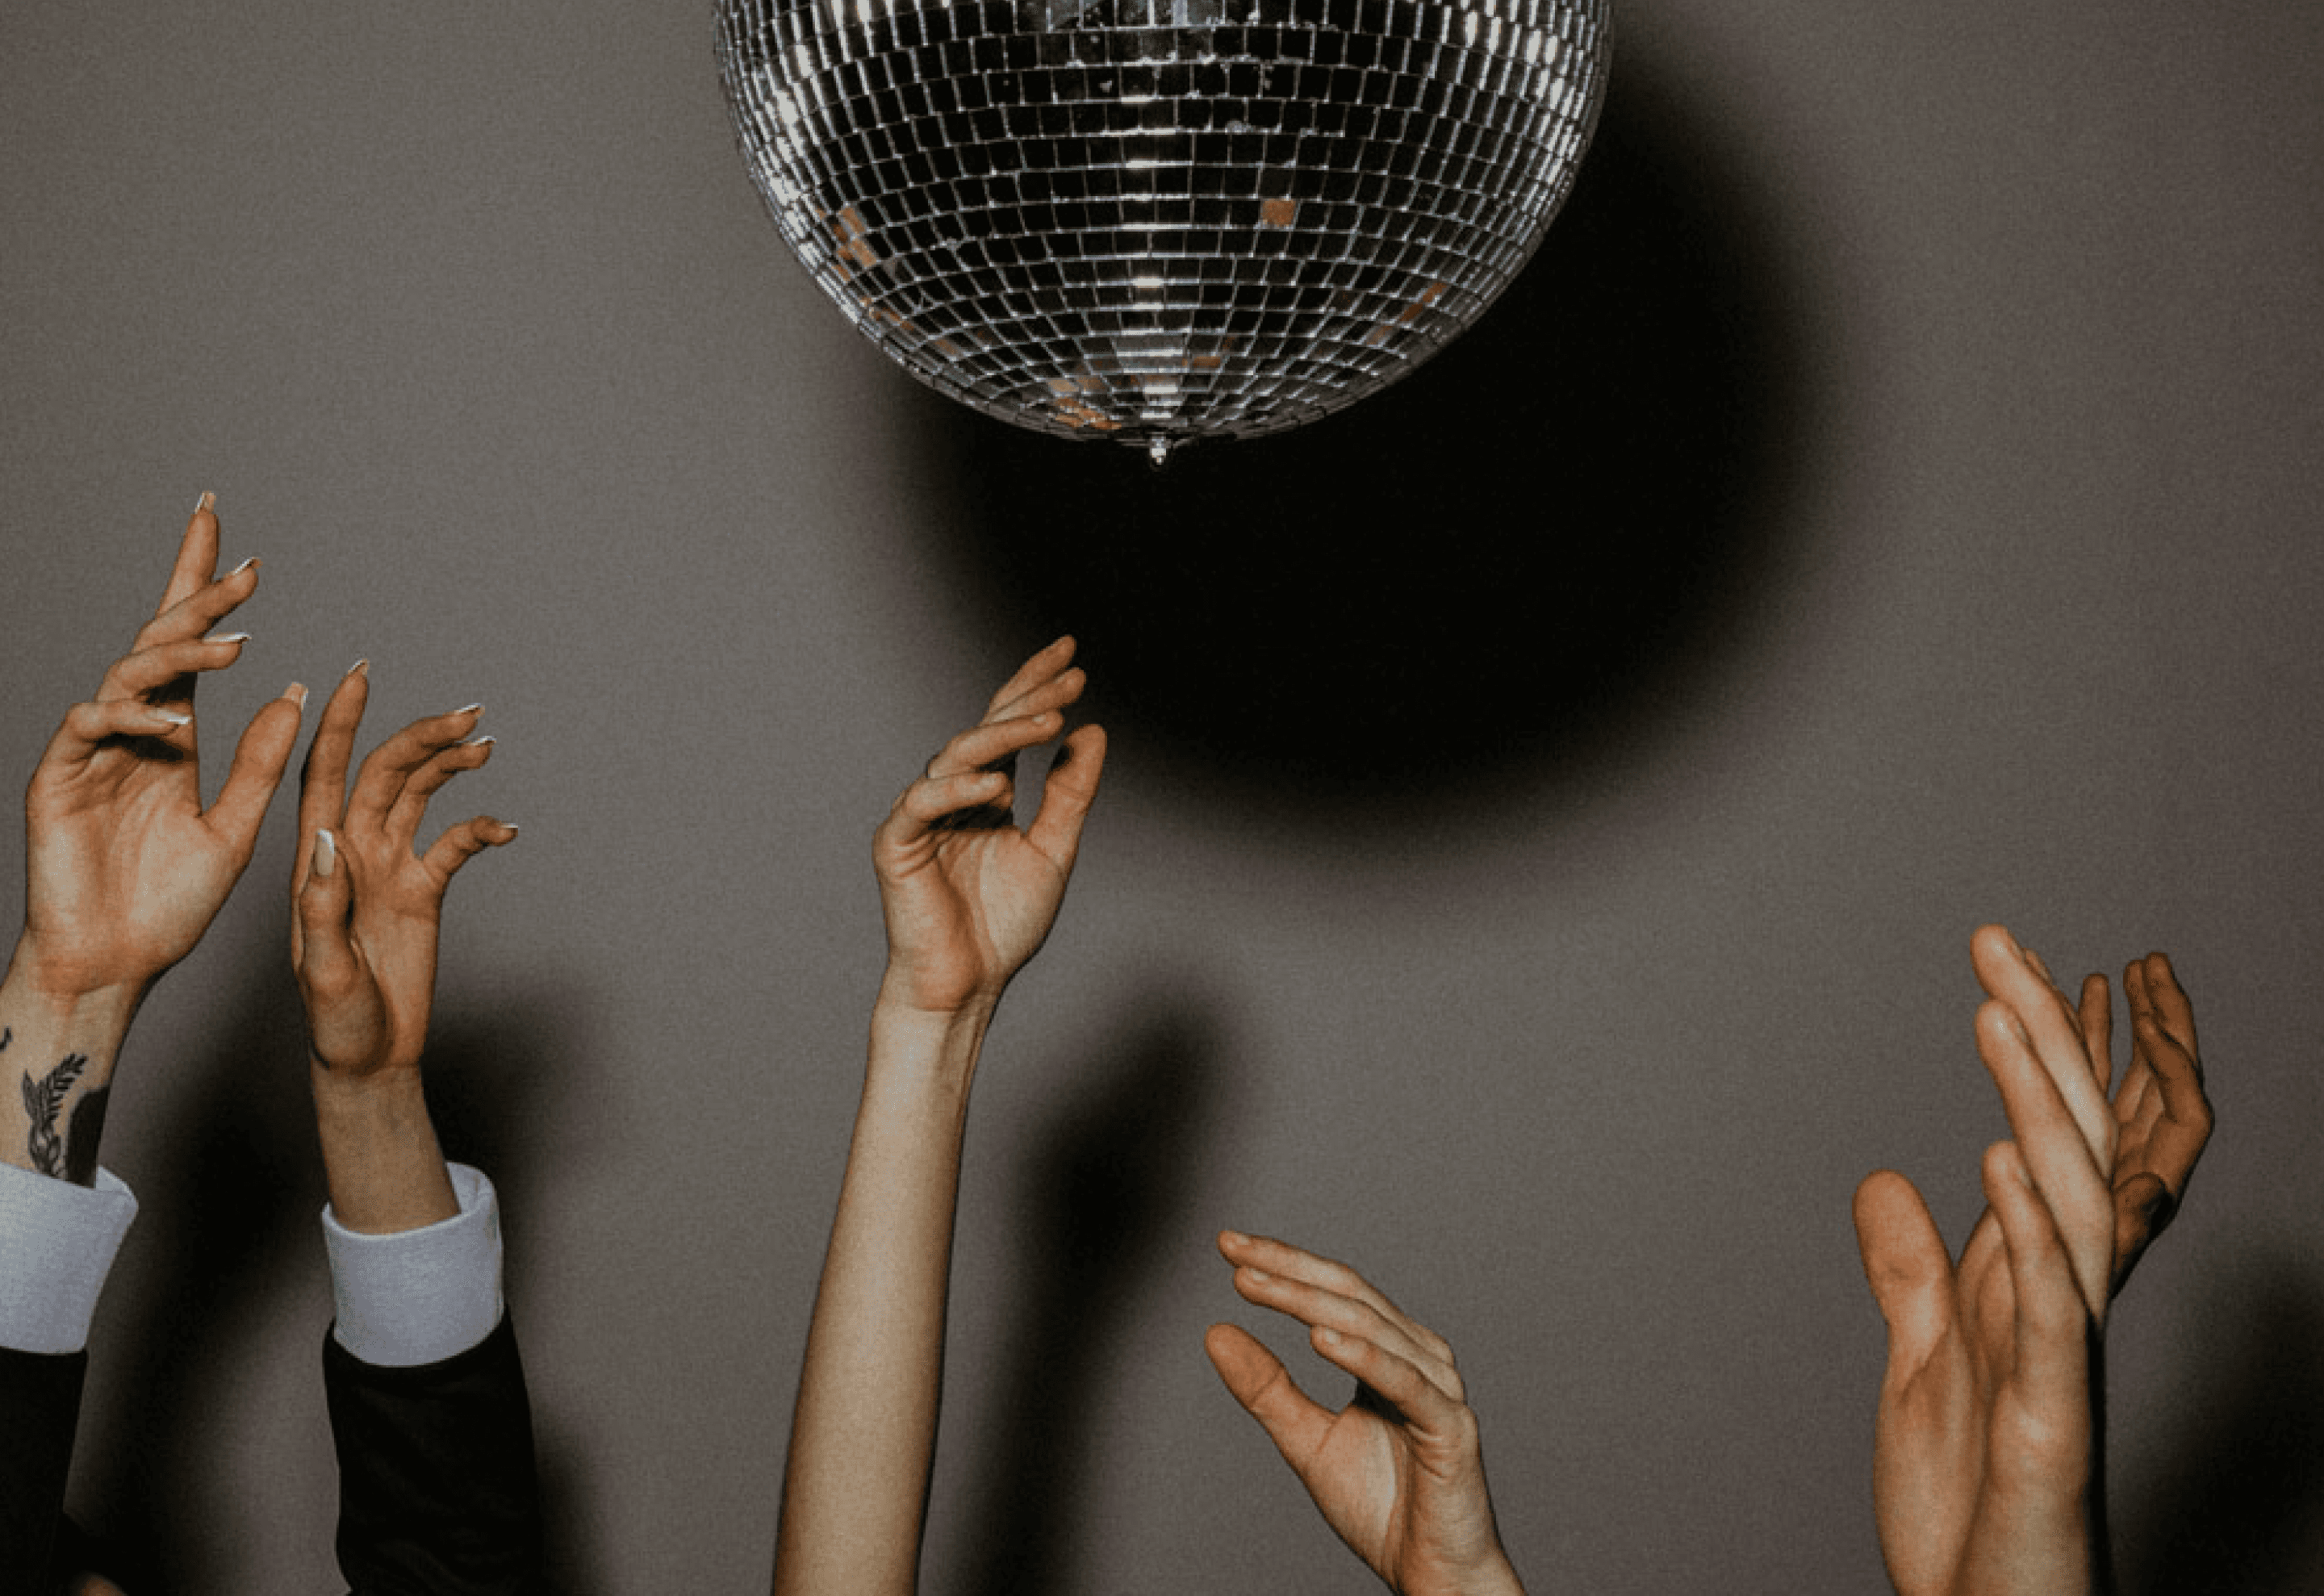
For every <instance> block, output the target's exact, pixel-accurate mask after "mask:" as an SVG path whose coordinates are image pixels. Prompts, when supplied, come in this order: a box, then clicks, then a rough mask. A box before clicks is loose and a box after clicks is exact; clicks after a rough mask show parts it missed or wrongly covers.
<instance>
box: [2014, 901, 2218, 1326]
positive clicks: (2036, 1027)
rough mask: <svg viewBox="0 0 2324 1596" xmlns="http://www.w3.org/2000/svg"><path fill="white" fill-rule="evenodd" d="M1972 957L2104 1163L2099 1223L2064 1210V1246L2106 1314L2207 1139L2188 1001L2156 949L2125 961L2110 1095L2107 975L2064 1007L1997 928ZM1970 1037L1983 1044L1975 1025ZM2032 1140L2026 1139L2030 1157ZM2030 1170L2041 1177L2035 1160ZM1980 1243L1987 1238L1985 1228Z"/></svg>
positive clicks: (2047, 980)
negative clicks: (2126, 1034)
mask: <svg viewBox="0 0 2324 1596" xmlns="http://www.w3.org/2000/svg"><path fill="white" fill-rule="evenodd" d="M1970 955H1971V958H1972V960H1973V962H1974V963H1975V964H1976V966H1977V973H1978V983H1979V984H1981V985H1982V986H1983V987H1984V988H1985V990H1986V992H1987V993H1988V994H1989V995H1990V996H1992V997H1993V998H1995V999H1996V1000H1997V1001H2001V1002H2004V1003H2006V1004H2008V1005H2009V1007H2010V1009H2011V1010H2012V1011H2014V1012H2015V1014H2016V1015H2017V1016H2018V1019H2019V1021H2020V1023H2021V1024H2022V1026H2023V1027H2024V1030H2025V1032H2026V1034H2027V1035H2028V1037H2029V1038H2031V1039H2032V1042H2033V1049H2034V1052H2035V1054H2036V1055H2037V1056H2039V1058H2040V1060H2041V1063H2042V1067H2043V1070H2044V1071H2046V1072H2047V1073H2048V1074H2049V1075H2050V1077H2051V1079H2052V1082H2053V1083H2054V1084H2056V1086H2057V1088H2058V1092H2059V1095H2060V1097H2061V1100H2062V1101H2063V1102H2065V1103H2066V1104H2067V1107H2068V1111H2069V1112H2070V1113H2071V1114H2072V1116H2073V1118H2074V1121H2075V1123H2076V1125H2077V1127H2078V1128H2079V1129H2080V1131H2081V1135H2082V1141H2083V1146H2084V1148H2085V1149H2087V1151H2088V1154H2089V1158H2090V1159H2091V1161H2092V1162H2093V1163H2094V1164H2096V1165H2097V1166H2098V1167H2099V1168H2101V1169H2102V1170H2104V1171H2106V1177H2105V1178H2106V1189H2105V1192H2104V1195H2103V1200H2102V1202H2101V1203H2100V1204H2098V1206H2101V1207H2103V1208H2104V1209H2106V1210H2107V1214H2108V1216H2109V1217H2108V1221H2107V1222H2106V1223H2100V1222H2099V1220H2098V1213H2096V1212H2090V1213H2080V1214H2079V1215H2078V1216H2077V1218H2078V1219H2079V1220H2080V1223H2078V1224H2077V1223H2072V1222H2068V1223H2069V1230H2070V1232H2071V1233H2073V1234H2075V1235H2076V1236H2077V1237H2078V1241H2077V1242H2075V1243H2070V1245H2072V1246H2073V1247H2074V1248H2075V1251H2076V1259H2075V1272H2076V1275H2077V1277H2078V1278H2080V1280H2081V1282H2082V1286H2083V1295H2084V1296H2085V1298H2086V1299H2088V1300H2089V1302H2090V1305H2091V1311H2092V1313H2093V1315H2095V1316H2097V1317H2098V1318H2100V1319H2103V1318H2104V1317H2105V1305H2106V1302H2107V1299H2108V1298H2110V1297H2111V1296H2112V1295H2113V1294H2114V1293H2115V1292H2118V1291H2120V1290H2121V1289H2122V1287H2123V1282H2124V1281H2125V1280H2126V1279H2127V1278H2129V1276H2130V1271H2131V1268H2132V1266H2133V1265H2135V1263H2136V1262H2137V1261H2138V1259H2139V1257H2140V1255H2141V1254H2143V1253H2144V1251H2145V1250H2146V1249H2147V1247H2148V1246H2149V1245H2150V1244H2151V1243H2152V1242H2153V1240H2154V1238H2155V1237H2156V1236H2157V1235H2159V1234H2160V1233H2161V1232H2162V1231H2163V1227H2164V1226H2165V1225H2167V1224H2168V1223H2169V1222H2171V1219H2172V1215H2173V1214H2175V1213H2177V1212H2178V1205H2179V1199H2180V1197H2181V1195H2182V1194H2183V1193H2184V1192H2185V1191H2186V1188H2187V1181H2188V1178H2189V1176H2191V1175H2192V1174H2193V1172H2194V1168H2195V1163H2196V1160H2197V1159H2199V1158H2201V1157H2202V1153H2203V1147H2204V1144H2205V1143H2206V1142H2208V1141H2209V1139H2210V1135H2211V1124H2212V1112H2211V1105H2210V1102H2209V1100H2208V1099H2207V1098H2206V1097H2205V1096H2204V1093H2203V1070H2202V1064H2201V1061H2200V1058H2199V1055H2198V1054H2197V1052H2196V1049H2195V1014H2194V1009H2193V1007H2192V1006H2191V1005H2190V1003H2189V1002H2188V1001H2187V994H2186V992H2184V991H2182V990H2181V987H2180V985H2179V982H2178V978H2177V976H2176V975H2175V974H2174V973H2172V968H2171V961H2170V960H2169V959H2168V958H2166V957H2165V956H2164V955H2162V954H2160V953H2151V954H2149V955H2146V956H2145V957H2144V958H2143V959H2135V960H2133V961H2132V962H2131V963H2130V964H2129V965H2128V966H2127V967H2126V969H2125V970H2124V972H2123V990H2124V992H2125V993H2126V995H2127V996H2128V998H2129V1001H2130V1016H2131V1056H2130V1064H2129V1067H2128V1068H2127V1069H2126V1070H2125V1071H2124V1072H2123V1076H2122V1080H2121V1082H2120V1084H2118V1085H2116V1087H2115V1089H2114V1093H2113V1096H2112V1099H2111V1101H2109V1099H2108V1096H2107V1085H2108V1083H2109V1081H2110V1080H2111V1078H2112V1074H2113V1060H2112V1056H2111V1046H2112V1032H2113V1025H2112V1006H2111V1001H2110V994H2109V992H2107V982H2106V977H2104V976H2102V975H2089V976H2086V977H2084V978H2083V981H2082V986H2081V994H2080V1002H2079V1004H2077V1005H2076V1006H2075V1007H2073V1008H2069V1007H2068V1006H2067V1003H2066V999H2065V994H2064V993H2063V992H2060V991H2059V990H2058V988H2057V986H2056V984H2055V983H2053V982H2052V979H2051V976H2050V972H2049V967H2048V966H2047V965H2045V964H2043V962H2042V959H2041V956H2040V955H2037V954H2035V953H2033V951H2032V950H2030V949H2027V948H2023V947H2020V946H2018V944H2017V941H2016V939H2015V937H2013V936H2010V935H2009V933H2008V932H2007V931H2006V930H2005V929H2004V928H2003V927H1999V926H1987V927H1982V928H1981V929H1979V930H1978V934H1977V936H1976V937H1975V938H1974V939H1973V940H1972V941H1971V944H1970ZM1979 1035H1980V1038H1981V1042H1980V1045H1983V1044H1982V1038H1983V1036H1984V1032H1983V1030H1982V1029H1980V1032H1979ZM1997 1036H1998V1033H1997ZM1990 1061H1991V1060H1990V1056H1988V1062H1990ZM2005 1101H2006V1099H2005ZM2011 1122H2012V1124H2013V1125H2015V1122H2016V1121H2015V1119H2014V1118H2013V1120H2012V1121H2011ZM2021 1139H2022V1133H2021ZM2065 1145H2066V1144H2065V1143H2064V1142H2063V1141H2062V1139H2061V1140H2059V1141H2057V1142H2055V1143H2054V1144H2053V1143H2049V1142H2046V1141H2045V1142H2044V1143H2043V1146H2044V1147H2045V1148H2052V1147H2054V1149H2055V1153H2056V1156H2057V1157H2058V1158H2061V1159H2064V1158H2067V1157H2068V1156H2069V1155H2068V1154H2067V1153H2066V1151H2065ZM2032 1153H2033V1149H2032V1148H2030V1147H2029V1148H2028V1154H2029V1157H2030V1156H2032ZM2034 1177H2035V1179H2036V1181H2037V1182H2038V1181H2040V1180H2041V1179H2042V1177H2043V1169H2042V1167H2041V1166H2039V1165H2036V1166H2035V1169H2034ZM2044 1195H2048V1196H2050V1197H2051V1200H2052V1206H2053V1207H2054V1206H2055V1205H2056V1204H2057V1202H2058V1201H2059V1200H2060V1199H2061V1196H2064V1193H2063V1192H2061V1193H2054V1194H2053V1193H2052V1192H2051V1191H2050V1190H2049V1188H2048V1187H2046V1186H2045V1187H2044ZM2065 1200H2068V1201H2072V1200H2073V1199H2071V1198H2070V1197H2068V1198H2066V1199H2065ZM2082 1200H2083V1201H2085V1202H2087V1201H2089V1198H2088V1197H2087V1196H2085V1197H2084V1199H2082ZM1989 1219H1990V1216H1988V1220H1989ZM2061 1222H2066V1221H2065V1216H2064V1215H2063V1214H2062V1213H2061ZM1991 1228H1992V1227H1991V1224H1990V1223H1989V1222H1980V1224H1979V1226H1978V1230H1979V1231H1980V1232H1989V1231H1990V1229H1991ZM2102 1232H2103V1236H2104V1239H2103V1241H2101V1239H2100V1238H2101V1234H2102ZM1971 1244H1972V1245H1973V1246H1974V1245H1978V1244H1979V1241H1978V1236H1976V1235H1972V1237H1971ZM1982 1244H1983V1245H1987V1246H1990V1245H1994V1244H1996V1242H1995V1240H1994V1239H1993V1238H1992V1237H1990V1236H1989V1235H1988V1236H1987V1237H1986V1238H1985V1241H1984V1242H1983V1243H1982Z"/></svg>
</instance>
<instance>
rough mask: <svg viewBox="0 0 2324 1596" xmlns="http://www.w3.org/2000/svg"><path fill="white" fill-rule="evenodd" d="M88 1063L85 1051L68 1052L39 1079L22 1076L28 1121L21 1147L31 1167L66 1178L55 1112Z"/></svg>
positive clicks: (59, 1108)
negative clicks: (28, 1133)
mask: <svg viewBox="0 0 2324 1596" xmlns="http://www.w3.org/2000/svg"><path fill="white" fill-rule="evenodd" d="M87 1068H88V1054H86V1053H68V1054H66V1055H65V1056H64V1062H62V1063H61V1064H60V1065H58V1066H57V1067H56V1068H54V1069H52V1070H51V1071H50V1072H49V1073H48V1074H47V1075H45V1076H43V1077H42V1079H40V1080H38V1081H35V1080H33V1079H32V1075H30V1074H29V1073H28V1074H27V1075H25V1076H24V1117H25V1118H26V1119H28V1120H30V1121H32V1134H31V1135H30V1136H29V1137H27V1138H26V1139H25V1142H24V1150H25V1151H26V1152H28V1153H30V1154H31V1155H32V1167H34V1168H35V1169H38V1170H39V1171H40V1172H41V1173H42V1174H43V1175H52V1176H56V1177H57V1178H58V1179H59V1180H63V1179H65V1178H66V1170H65V1144H64V1139H63V1138H62V1137H60V1136H59V1135H58V1134H57V1115H58V1114H59V1113H60V1112H62V1110H63V1108H64V1105H65V1093H68V1092H69V1091H71V1090H72V1084H73V1083H74V1082H75V1081H78V1079H80V1073H81V1071H83V1070H85V1069H87Z"/></svg>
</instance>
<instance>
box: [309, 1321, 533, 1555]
mask: <svg viewBox="0 0 2324 1596" xmlns="http://www.w3.org/2000/svg"><path fill="white" fill-rule="evenodd" d="M323 1385H324V1392H325V1395H326V1396H327V1398H328V1400H329V1403H330V1410H331V1440H332V1443H333V1444H334V1445H335V1446H336V1447H337V1450H338V1454H339V1532H338V1554H339V1572H340V1573H342V1574H344V1575H345V1576H346V1580H347V1582H348V1584H349V1585H350V1586H351V1587H352V1588H353V1593H354V1596H542V1593H543V1592H545V1591H547V1590H548V1584H547V1579H546V1575H545V1573H544V1571H543V1569H542V1551H541V1530H540V1484H539V1471H538V1469H537V1467H536V1466H535V1462H534V1459H533V1447H532V1410H531V1407H530V1402H529V1400H528V1399H527V1398H526V1396H525V1389H524V1366H523V1364H522V1362H521V1361H520V1360H519V1359H518V1357H517V1348H516V1333H515V1331H514V1330H513V1329H512V1328H511V1327H510V1324H509V1321H508V1319H507V1317H506V1316H505V1315H503V1317H502V1319H501V1322H500V1324H499V1325H498V1326H497V1327H496V1328H495V1329H494V1330H493V1333H491V1334H490V1335H488V1336H486V1337H485V1338H484V1340H483V1341H482V1342H479V1343H477V1344H476V1345H475V1346H474V1347H471V1348H470V1349H469V1350H468V1351H466V1352H462V1353H461V1354H459V1356H457V1357H455V1358H447V1359H446V1360H445V1361H443V1362H441V1363H427V1364H422V1365H420V1366H419V1367H418V1368H413V1369H385V1368H382V1367H380V1366H378V1365H376V1364H371V1363H365V1362H364V1361H361V1360H359V1359H357V1358H356V1357H355V1354H354V1353H352V1352H348V1351H347V1350H346V1348H345V1347H343V1346H341V1345H340V1344H339V1343H338V1340H337V1337H336V1336H326V1337H325V1338H324V1342H323Z"/></svg>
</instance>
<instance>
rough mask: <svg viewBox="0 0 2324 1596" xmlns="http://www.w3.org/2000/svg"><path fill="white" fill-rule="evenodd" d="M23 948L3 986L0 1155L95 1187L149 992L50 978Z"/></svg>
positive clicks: (0, 985) (24, 1166)
mask: <svg viewBox="0 0 2324 1596" xmlns="http://www.w3.org/2000/svg"><path fill="white" fill-rule="evenodd" d="M36 964H37V960H36V958H35V957H33V956H32V955H29V954H28V951H27V950H26V949H25V948H24V947H23V946H21V945H20V946H19V947H18V949H17V956H16V958H15V959H14V961H13V962H12V963H11V964H10V966H9V969H8V974H7V977H6V979H5V981H0V1074H5V1075H6V1076H7V1077H8V1079H7V1086H8V1088H9V1089H8V1090H6V1091H0V1159H5V1160H6V1161H7V1162H9V1163H11V1164H14V1165H15V1166H16V1167H19V1168H21V1169H30V1170H32V1171H33V1172H34V1173H35V1174H39V1175H48V1176H55V1177H56V1178H58V1179H60V1180H70V1181H72V1182H74V1183H75V1184H77V1185H93V1184H95V1182H96V1179H97V1141H98V1139H99V1137H100V1136H101V1134H102V1133H103V1131H104V1129H105V1111H106V1102H108V1100H109V1097H110V1094H111V1091H112V1085H113V1069H114V1065H115V1061H116V1060H117V1059H118V1058H119V1056H120V1053H121V1044H122V1041H123V1039H124V1038H126V1037H127V1036H128V1034H129V1022H130V1020H131V1019H133V1018H134V1016H135V1014H136V1012H137V1006H138V1004H139V1002H140V1001H142V1000H143V996H144V993H143V990H142V989H139V990H134V991H133V990H129V989H126V988H122V987H117V986H116V987H101V988H98V989H96V990H94V991H80V990H77V989H74V988H72V987H70V986H69V985H65V984H58V983H49V982H44V981H43V980H42V976H41V973H40V972H39V970H38V969H37V968H36Z"/></svg>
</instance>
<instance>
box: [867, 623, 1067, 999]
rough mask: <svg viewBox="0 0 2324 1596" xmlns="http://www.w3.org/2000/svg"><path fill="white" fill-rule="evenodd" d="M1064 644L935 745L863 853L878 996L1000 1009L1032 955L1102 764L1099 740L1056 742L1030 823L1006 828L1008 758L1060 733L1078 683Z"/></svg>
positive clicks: (1061, 888) (1011, 766)
mask: <svg viewBox="0 0 2324 1596" xmlns="http://www.w3.org/2000/svg"><path fill="white" fill-rule="evenodd" d="M1073 650H1074V645H1073V640H1072V639H1071V638H1060V639H1058V640H1057V641H1056V642H1054V643H1052V644H1050V645H1049V646H1048V647H1047V648H1046V649H1044V650H1041V651H1040V652H1039V653H1037V654H1036V655H1034V656H1033V658H1032V659H1030V660H1027V661H1026V662H1025V664H1024V666H1023V667H1022V668H1021V669H1019V671H1018V672H1017V674H1016V675H1015V676H1013V677H1011V678H1010V680H1009V681H1008V683H1007V684H1006V685H1005V686H1003V687H1001V690H1000V691H999V692H998V693H996V694H994V695H993V697H992V700H991V704H990V705H989V706H987V707H986V709H985V713H984V718H983V719H982V720H981V721H979V722H978V723H977V724H975V725H973V726H971V727H970V728H968V730H966V731H964V732H962V733H959V734H958V735H957V736H955V737H954V738H953V739H952V740H951V741H950V742H949V743H945V746H944V748H943V750H942V752H939V753H938V754H937V755H936V758H934V759H933V760H930V761H928V766H927V772H926V774H924V775H923V776H922V777H921V778H920V780H918V781H915V782H913V783H912V784H911V786H909V787H908V788H906V789H904V791H903V794H902V795H901V796H900V797H899V798H897V800H896V804H895V807H894V808H892V809H891V810H890V811H889V815H888V818H887V820H886V821H885V822H883V823H882V824H881V827H880V830H879V833H878V835H875V836H874V837H873V839H872V844H871V859H872V863H873V866H874V867H875V868H876V869H877V870H878V872H879V874H880V906H881V914H882V915H883V917H884V918H885V919H886V922H887V928H888V978H887V983H886V987H885V990H886V992H888V993H889V994H890V996H892V997H893V998H894V999H895V1000H896V1001H899V1002H902V1003H904V1004H906V1005H908V1006H909V1007H911V1008H915V1009H919V1010H927V1011H928V1012H931V1013H953V1012H957V1011H959V1010H962V1009H964V1008H966V1007H968V1006H970V1005H972V1004H976V1003H983V1004H988V1005H989V1004H991V1003H992V1002H995V1001H998V1000H999V998H1000V996H1001V989H1002V988H1003V987H1005V986H1007V985H1008V983H1009V979H1010V976H1012V975H1014V974H1016V973H1017V972H1018V971H1019V969H1021V968H1022V967H1023V966H1024V964H1025V961H1026V960H1028V959H1029V958H1031V957H1032V956H1033V955H1035V954H1036V953H1038V952H1039V951H1040V948H1041V944H1042V942H1043V940H1044V939H1046V938H1047V936H1048V935H1049V927H1050V926H1051V925H1052V924H1054V923H1055V922H1056V918H1057V908H1058V905H1059V904H1061V903H1062V902H1063V901H1064V900H1065V883H1066V881H1067V880H1068V879H1070V878H1071V876H1072V875H1073V871H1074V854H1075V853H1076V851H1077V850H1078V849H1079V847H1080V844H1081V830H1082V822H1083V820H1084V817H1085V816H1086V815H1087V814H1088V811H1089V806H1090V802H1091V800H1092V799H1093V798H1095V797H1096V794H1097V784H1098V778H1099V775H1100V774H1101V772H1102V770H1103V769H1104V764H1105V734H1104V733H1102V732H1101V731H1100V730H1099V729H1098V728H1097V727H1095V726H1084V727H1082V728H1080V729H1079V730H1077V731H1075V732H1074V733H1073V734H1072V735H1070V736H1068V737H1066V738H1065V746H1064V747H1063V748H1062V749H1061V750H1060V751H1059V752H1058V755H1057V760H1056V764H1055V765H1053V766H1052V767H1051V769H1050V770H1049V774H1048V777H1047V780H1045V781H1044V782H1043V783H1042V785H1041V789H1040V803H1039V808H1038V811H1037V813H1036V814H1035V816H1034V817H1033V820H1032V823H1031V824H1030V825H1029V826H1024V827H1019V826H1018V825H1017V823H1016V820H1015V817H1014V814H1013V805H1014V803H1015V801H1016V798H1017V781H1016V774H1015V769H1016V762H1017V758H1018V756H1019V754H1021V753H1023V752H1025V751H1026V750H1028V749H1029V748H1032V747H1035V746H1037V744H1040V743H1047V742H1048V741H1050V740H1051V739H1053V738H1055V737H1056V736H1057V735H1058V734H1059V733H1061V732H1063V731H1064V729H1065V716H1064V714H1063V711H1064V709H1065V706H1068V705H1070V704H1072V703H1073V702H1074V700H1075V699H1076V698H1078V697H1080V696H1081V691H1082V687H1083V684H1084V678H1083V675H1082V673H1081V671H1079V670H1078V669H1072V668H1071V661H1072V660H1073Z"/></svg>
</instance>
